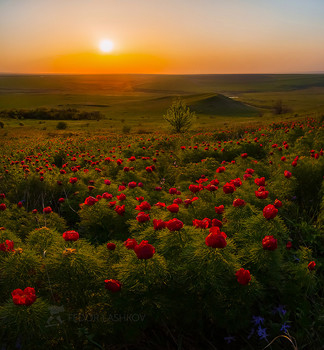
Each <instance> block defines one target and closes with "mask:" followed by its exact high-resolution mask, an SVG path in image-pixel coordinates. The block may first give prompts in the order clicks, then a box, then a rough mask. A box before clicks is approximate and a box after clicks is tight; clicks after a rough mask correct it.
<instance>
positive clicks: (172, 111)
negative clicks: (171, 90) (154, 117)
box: [163, 97, 195, 133]
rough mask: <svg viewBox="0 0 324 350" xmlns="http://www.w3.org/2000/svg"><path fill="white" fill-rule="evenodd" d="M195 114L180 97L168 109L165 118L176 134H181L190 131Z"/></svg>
mask: <svg viewBox="0 0 324 350" xmlns="http://www.w3.org/2000/svg"><path fill="white" fill-rule="evenodd" d="M194 117H195V113H194V112H191V111H190V108H189V107H187V105H186V104H185V102H184V101H183V100H182V99H181V98H180V97H178V98H177V99H175V100H174V101H173V103H172V105H171V106H170V107H169V108H168V110H167V113H166V115H164V116H163V118H164V120H166V121H167V122H168V123H169V124H170V125H171V126H172V128H173V131H175V132H176V133H181V132H185V131H187V130H189V128H190V127H191V124H192V120H193V118H194Z"/></svg>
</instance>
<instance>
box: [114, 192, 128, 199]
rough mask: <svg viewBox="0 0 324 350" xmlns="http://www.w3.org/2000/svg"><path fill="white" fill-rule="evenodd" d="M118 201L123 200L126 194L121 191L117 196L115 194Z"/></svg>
mask: <svg viewBox="0 0 324 350" xmlns="http://www.w3.org/2000/svg"><path fill="white" fill-rule="evenodd" d="M116 197H117V199H118V200H119V201H124V200H125V199H126V195H125V194H124V193H121V194H120V195H119V196H116Z"/></svg>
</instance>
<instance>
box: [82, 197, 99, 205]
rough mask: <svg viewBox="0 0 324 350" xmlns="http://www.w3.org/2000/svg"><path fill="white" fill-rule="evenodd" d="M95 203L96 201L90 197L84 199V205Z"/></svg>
mask: <svg viewBox="0 0 324 350" xmlns="http://www.w3.org/2000/svg"><path fill="white" fill-rule="evenodd" d="M96 202H98V200H97V199H96V198H94V197H91V196H90V197H87V198H86V199H85V201H84V204H85V205H89V206H91V205H94V204H96Z"/></svg>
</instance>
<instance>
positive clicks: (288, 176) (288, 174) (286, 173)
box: [284, 170, 292, 179]
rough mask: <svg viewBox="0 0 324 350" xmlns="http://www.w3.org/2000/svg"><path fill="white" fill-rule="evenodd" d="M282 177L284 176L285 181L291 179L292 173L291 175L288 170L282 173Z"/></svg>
mask: <svg viewBox="0 0 324 350" xmlns="http://www.w3.org/2000/svg"><path fill="white" fill-rule="evenodd" d="M284 175H285V177H286V178H287V179H289V178H290V177H292V173H291V172H290V171H288V170H285V171H284Z"/></svg>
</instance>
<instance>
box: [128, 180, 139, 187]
mask: <svg viewBox="0 0 324 350" xmlns="http://www.w3.org/2000/svg"><path fill="white" fill-rule="evenodd" d="M136 186H137V183H136V182H135V181H132V182H129V183H128V187H129V188H135V187H136Z"/></svg>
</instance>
